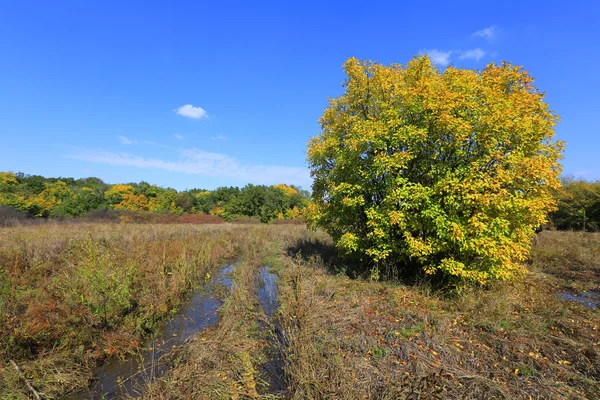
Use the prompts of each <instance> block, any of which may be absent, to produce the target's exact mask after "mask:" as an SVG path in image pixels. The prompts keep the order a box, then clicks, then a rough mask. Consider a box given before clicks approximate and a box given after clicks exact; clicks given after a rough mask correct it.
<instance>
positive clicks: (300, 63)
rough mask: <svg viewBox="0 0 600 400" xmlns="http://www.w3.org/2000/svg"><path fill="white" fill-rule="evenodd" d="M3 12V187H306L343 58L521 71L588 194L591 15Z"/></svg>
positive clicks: (441, 9) (371, 5)
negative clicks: (30, 177) (12, 182)
mask: <svg viewBox="0 0 600 400" xmlns="http://www.w3.org/2000/svg"><path fill="white" fill-rule="evenodd" d="M412 3H413V5H410V6H409V5H407V4H405V3H404V2H399V1H389V2H387V1H372V2H364V1H361V2H354V1H343V2H326V1H319V2H312V1H303V2H287V1H278V2H261V1H256V2H232V1H219V2H204V1H178V2H167V1H161V2H158V1H144V2H134V1H118V2H116V1H115V2H111V1H72V2H70V1H54V2H42V1H38V2H19V1H7V0H0V37H1V38H2V39H1V40H0V135H1V137H2V142H1V144H0V171H6V170H9V171H15V172H16V171H22V172H25V173H28V174H40V175H45V176H74V177H84V176H97V177H100V178H102V179H104V180H105V181H107V182H109V183H117V182H131V181H141V180H145V181H148V182H151V183H156V184H159V185H161V186H169V187H174V188H176V189H186V188H194V187H202V188H208V189H211V188H214V187H217V186H221V185H244V184H246V183H248V182H250V183H257V184H273V183H278V182H286V183H291V184H296V185H301V186H303V187H304V188H309V187H310V177H309V174H308V170H307V168H306V163H305V149H306V142H307V141H308V139H309V138H310V137H311V136H313V135H316V134H317V133H318V131H319V126H318V124H317V119H318V117H319V116H320V115H321V114H322V111H323V109H324V107H325V106H326V104H327V97H328V96H331V97H333V96H337V95H339V94H340V93H341V91H342V87H341V83H342V81H343V79H344V75H343V72H342V70H341V66H342V63H343V62H344V60H346V59H347V58H348V57H351V56H354V57H358V58H362V59H371V60H376V61H379V62H382V63H386V64H387V63H392V62H395V63H402V64H404V63H406V62H407V61H408V60H410V58H411V57H413V56H414V55H415V54H418V53H423V52H426V53H429V54H431V55H432V57H433V58H434V60H435V61H436V62H437V63H438V64H439V66H440V67H444V66H445V65H446V64H448V63H452V64H454V65H456V66H464V67H467V68H478V69H479V68H483V67H484V66H485V65H486V64H487V63H489V62H491V61H501V60H508V61H511V62H512V63H514V64H519V65H523V66H524V67H525V68H526V69H527V70H529V72H530V73H531V74H532V75H533V76H534V77H535V78H536V85H537V86H538V87H539V88H540V89H542V90H544V91H545V92H546V93H547V101H548V103H549V104H550V106H551V108H552V109H554V110H555V111H556V112H557V113H558V114H559V115H560V116H561V118H562V121H561V123H560V125H559V126H558V128H557V134H558V138H559V139H561V140H564V141H566V142H567V151H566V153H565V156H566V158H565V160H564V172H565V173H567V174H575V175H577V176H582V177H585V178H587V179H600V166H599V164H598V159H599V158H600V157H599V156H600V132H599V129H598V124H597V121H596V120H597V118H598V116H599V115H600V113H599V111H600V96H598V93H600V78H599V75H598V73H597V72H596V69H597V65H598V64H599V62H600V26H599V24H598V23H597V17H598V15H600V6H599V5H597V4H596V2H593V1H587V2H578V1H570V2H565V1H561V2H551V1H543V2H533V1H531V2H530V1H527V2H525V1H518V2H511V1H503V2H493V3H492V2H481V1H477V2H466V1H465V2H460V3H458V2H456V3H455V2H448V1H439V2H436V1H429V2H412Z"/></svg>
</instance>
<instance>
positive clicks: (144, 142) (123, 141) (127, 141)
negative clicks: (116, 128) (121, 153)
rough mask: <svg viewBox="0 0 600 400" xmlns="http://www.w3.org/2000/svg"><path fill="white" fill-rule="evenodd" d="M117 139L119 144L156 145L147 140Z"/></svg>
mask: <svg viewBox="0 0 600 400" xmlns="http://www.w3.org/2000/svg"><path fill="white" fill-rule="evenodd" d="M117 138H118V139H119V142H121V144H127V145H130V144H152V145H156V144H157V143H155V142H151V141H149V140H136V139H129V138H128V137H127V136H117Z"/></svg>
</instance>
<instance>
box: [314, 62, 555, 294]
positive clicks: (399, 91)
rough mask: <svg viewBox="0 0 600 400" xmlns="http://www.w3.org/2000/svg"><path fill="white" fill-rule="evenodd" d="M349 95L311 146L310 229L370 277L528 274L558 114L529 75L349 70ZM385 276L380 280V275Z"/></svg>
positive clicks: (337, 102)
mask: <svg viewBox="0 0 600 400" xmlns="http://www.w3.org/2000/svg"><path fill="white" fill-rule="evenodd" d="M345 71H346V74H347V75H348V78H347V80H346V82H345V89H346V90H345V93H344V94H343V95H342V96H340V97H338V98H336V99H332V100H331V101H330V105H329V107H328V108H327V109H326V110H325V113H324V114H323V116H322V117H321V119H320V123H321V127H322V132H321V133H320V135H319V136H318V137H316V138H313V139H312V140H311V141H310V142H309V148H308V162H309V165H310V168H311V174H312V176H313V178H314V184H313V199H314V201H315V205H314V208H313V213H312V223H313V224H316V225H318V226H322V227H324V228H325V229H326V230H327V231H328V232H329V233H330V234H331V235H332V236H333V238H334V240H335V241H336V245H337V247H338V248H339V249H340V250H342V251H344V252H346V253H348V254H353V255H356V256H358V257H360V258H361V259H362V260H363V261H370V262H371V263H372V265H373V268H374V269H373V276H382V275H386V274H387V275H388V276H390V274H391V275H393V276H397V275H398V274H401V273H410V274H415V273H419V272H425V273H426V274H429V275H435V276H438V277H441V278H444V279H449V280H451V281H453V282H455V283H457V282H460V281H463V280H467V281H475V282H479V283H486V282H488V281H489V280H490V279H503V280H505V279H510V278H513V277H516V276H518V275H519V274H520V273H522V272H523V267H522V265H521V263H520V261H522V260H525V259H526V258H527V257H528V254H529V249H530V245H531V240H532V239H533V237H534V235H535V229H536V228H537V227H538V226H539V225H540V224H542V223H544V222H545V220H546V215H547V213H548V212H549V211H551V210H552V209H553V208H554V203H555V202H554V200H553V199H552V194H551V191H552V190H553V189H556V188H558V187H559V185H560V182H559V179H558V176H559V174H560V169H561V166H560V164H559V163H558V160H559V159H560V157H561V152H562V147H563V145H562V143H561V142H556V141H553V140H552V137H553V136H554V132H553V129H554V126H555V125H556V122H557V120H558V117H557V116H556V115H555V114H553V113H552V112H551V111H549V110H548V106H547V104H546V103H544V101H543V99H544V95H543V94H542V93H540V92H538V90H537V89H536V88H535V87H534V86H533V79H532V78H531V77H530V76H529V75H528V74H527V72H526V71H525V70H523V69H522V68H520V67H516V66H513V65H510V64H507V63H504V64H502V65H495V64H490V65H488V66H487V67H486V68H485V69H484V70H482V71H480V72H479V71H474V70H462V69H457V68H454V67H448V68H447V69H446V70H445V71H444V72H441V71H439V70H437V69H436V68H435V67H434V66H433V65H432V64H431V62H430V60H429V58H428V57H427V56H421V57H416V58H415V59H413V60H412V61H411V62H409V63H408V64H407V65H406V66H405V67H402V66H400V65H392V66H383V65H380V64H376V63H371V62H360V61H358V60H356V59H354V58H351V59H349V60H348V61H347V62H346V63H345ZM380 272H383V274H380Z"/></svg>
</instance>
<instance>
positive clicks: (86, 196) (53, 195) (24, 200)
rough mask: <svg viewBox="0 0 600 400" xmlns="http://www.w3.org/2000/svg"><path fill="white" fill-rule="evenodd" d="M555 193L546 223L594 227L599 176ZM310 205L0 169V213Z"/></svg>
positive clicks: (287, 192) (232, 191)
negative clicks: (555, 203) (597, 179)
mask: <svg viewBox="0 0 600 400" xmlns="http://www.w3.org/2000/svg"><path fill="white" fill-rule="evenodd" d="M562 183H563V187H562V188H561V189H560V190H559V191H558V192H557V193H556V199H557V206H558V207H557V210H556V211H554V212H553V213H552V214H550V218H549V222H548V224H547V228H551V229H559V230H584V231H590V232H597V231H600V181H587V180H584V179H575V178H573V177H565V178H563V179H562ZM309 204H310V193H309V192H308V191H306V190H301V189H300V188H297V187H295V186H292V185H285V184H279V185H273V186H265V185H252V184H248V185H246V186H244V187H242V188H239V187H234V186H230V187H219V188H217V189H215V190H204V189H190V190H184V191H177V190H175V189H171V188H162V187H159V186H156V185H152V184H150V183H147V182H140V183H127V184H107V183H104V182H103V181H102V180H101V179H99V178H82V179H74V178H46V177H43V176H40V175H26V174H24V173H21V172H19V173H12V172H0V208H2V213H4V214H6V213H10V212H11V210H12V211H16V212H18V211H20V212H22V213H26V215H27V216H30V217H42V218H73V217H84V216H89V215H93V214H94V213H95V214H96V215H99V214H102V213H104V214H110V213H111V212H112V213H113V214H114V215H128V213H135V212H138V213H162V214H174V215H183V214H210V215H213V216H215V217H220V218H221V219H223V220H225V221H231V220H233V219H236V218H240V217H242V218H244V217H250V218H255V219H258V220H260V221H262V222H269V221H272V220H295V219H298V218H300V217H301V216H302V213H303V210H304V209H305V208H306V207H307V206H308V205H309Z"/></svg>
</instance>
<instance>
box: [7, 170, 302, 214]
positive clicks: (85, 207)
mask: <svg viewBox="0 0 600 400" xmlns="http://www.w3.org/2000/svg"><path fill="white" fill-rule="evenodd" d="M309 199H310V195H309V193H308V192H307V191H305V190H301V189H300V188H297V187H295V186H291V185H285V184H279V185H273V186H265V185H252V184H248V185H246V186H244V187H243V188H238V187H219V188H217V189H215V190H204V189H191V190H184V191H177V190H175V189H172V188H162V187H159V186H156V185H152V184H149V183H147V182H140V183H127V184H107V183H105V182H103V181H102V180H101V179H99V178H82V179H74V178H46V177H43V176H40V175H26V174H23V173H21V172H19V173H12V172H0V207H2V208H3V209H4V210H3V212H4V213H5V214H6V213H9V212H10V209H12V210H16V211H20V212H23V213H27V215H28V216H31V217H42V218H73V217H83V216H89V215H90V214H96V215H100V214H102V212H104V213H105V214H109V213H110V212H111V211H112V212H113V213H112V214H113V215H119V214H120V215H128V213H129V214H131V213H135V212H137V213H163V214H175V215H182V214H210V215H213V216H216V217H220V218H222V219H224V220H226V221H228V220H232V219H234V218H237V217H252V218H256V219H259V220H260V221H262V222H269V221H271V220H292V219H297V218H299V217H300V215H301V213H302V210H303V209H304V208H306V206H307V205H308V204H309V202H310V200H309ZM9 208H10V209H9ZM119 212H120V213H119Z"/></svg>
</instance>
